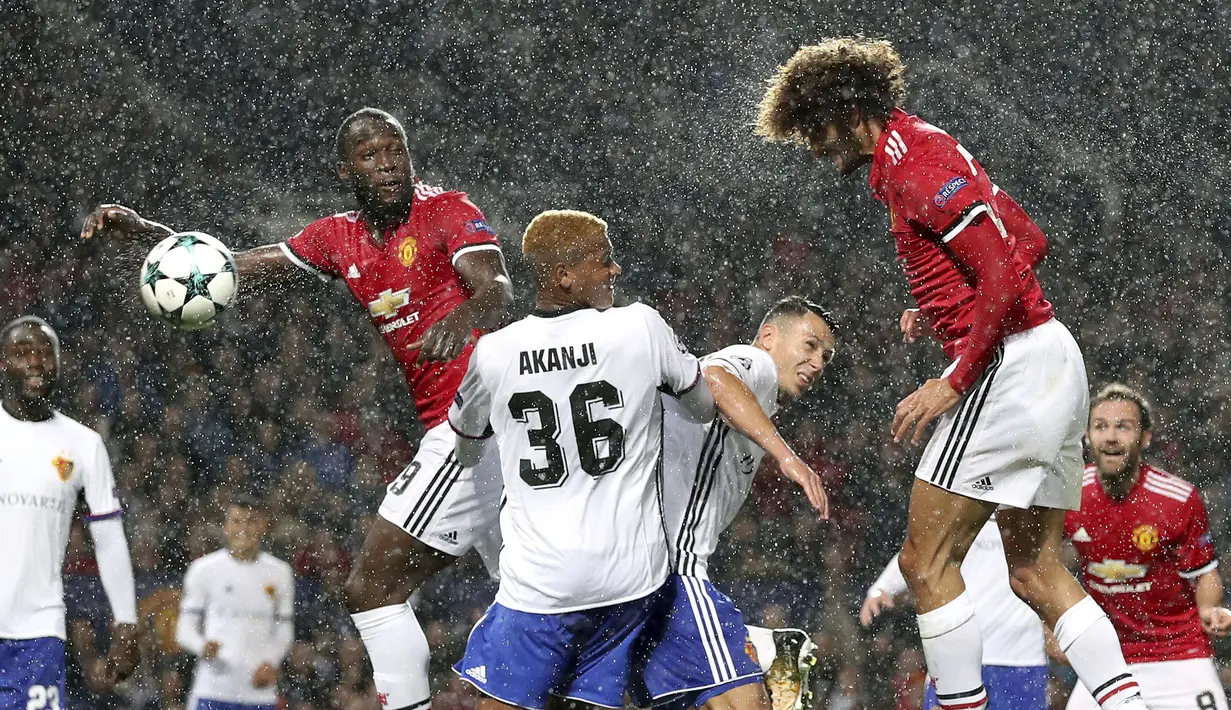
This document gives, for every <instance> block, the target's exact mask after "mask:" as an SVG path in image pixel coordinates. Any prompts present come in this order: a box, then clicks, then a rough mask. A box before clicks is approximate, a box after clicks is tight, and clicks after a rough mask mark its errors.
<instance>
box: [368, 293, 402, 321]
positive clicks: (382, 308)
mask: <svg viewBox="0 0 1231 710" xmlns="http://www.w3.org/2000/svg"><path fill="white" fill-rule="evenodd" d="M408 305H410V289H408V288H404V289H402V290H400V291H392V290H390V289H385V290H384V291H381V292H380V295H379V296H378V297H377V298H376V300H375V301H371V302H369V303H368V313H371V314H372V317H373V318H392V317H393V316H394V314H396V313H397V312H398V311H400V310H402V309H403V308H405V307H406V306H408Z"/></svg>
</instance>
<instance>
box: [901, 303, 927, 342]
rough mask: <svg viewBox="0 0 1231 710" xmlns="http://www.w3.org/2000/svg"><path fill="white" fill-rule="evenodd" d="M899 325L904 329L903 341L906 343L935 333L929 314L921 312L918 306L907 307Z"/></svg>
mask: <svg viewBox="0 0 1231 710" xmlns="http://www.w3.org/2000/svg"><path fill="white" fill-rule="evenodd" d="M898 327H899V328H900V329H901V330H902V342H904V343H913V342H915V341H916V340H918V339H919V338H926V337H928V336H930V335H932V333H933V330H932V322H931V321H930V320H928V318H927V316H925V315H923V314H921V313H920V312H919V309H918V308H907V309H906V310H904V311H902V318H901V320H899V321H898Z"/></svg>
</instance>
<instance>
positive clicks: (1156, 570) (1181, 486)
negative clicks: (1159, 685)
mask: <svg viewBox="0 0 1231 710" xmlns="http://www.w3.org/2000/svg"><path fill="white" fill-rule="evenodd" d="M1064 535H1065V537H1067V538H1069V539H1070V540H1072V541H1073V545H1074V547H1076V548H1077V552H1078V554H1079V555H1080V557H1081V565H1082V581H1083V583H1084V584H1085V586H1086V591H1088V592H1089V593H1090V596H1092V597H1094V601H1096V602H1098V605H1099V606H1101V607H1103V610H1104V611H1106V612H1107V616H1109V617H1111V623H1112V625H1114V626H1115V628H1116V634H1117V635H1118V636H1119V637H1120V645H1121V647H1123V649H1124V659H1125V660H1126V661H1128V662H1129V663H1153V662H1156V661H1179V660H1183V659H1186V658H1209V657H1211V656H1213V655H1214V651H1213V648H1211V646H1210V641H1209V639H1208V638H1207V637H1206V635H1205V632H1204V631H1202V630H1201V619H1200V617H1199V616H1198V614H1197V596H1196V591H1195V581H1196V578H1197V577H1200V576H1201V575H1203V574H1205V573H1206V572H1209V571H1210V570H1212V569H1214V568H1215V567H1217V566H1218V558H1217V556H1216V553H1215V550H1214V543H1213V540H1212V538H1211V535H1210V523H1209V518H1208V516H1207V515H1206V513H1205V504H1204V503H1203V502H1202V501H1201V494H1200V493H1199V492H1198V491H1197V489H1196V488H1194V487H1193V485H1192V484H1191V483H1189V482H1187V481H1185V480H1184V479H1182V478H1180V477H1178V476H1173V475H1171V474H1170V473H1167V472H1166V471H1162V470H1159V469H1157V468H1154V467H1153V466H1150V465H1149V464H1142V466H1141V474H1140V477H1139V478H1138V480H1137V483H1136V484H1135V485H1134V486H1133V489H1132V490H1131V491H1129V494H1128V496H1127V497H1126V498H1125V499H1124V500H1123V501H1117V500H1116V499H1114V498H1112V497H1111V496H1109V495H1107V492H1106V491H1104V490H1103V486H1102V484H1101V483H1099V481H1098V474H1097V473H1096V472H1095V468H1094V466H1087V467H1086V474H1085V480H1084V481H1083V484H1082V491H1081V510H1070V511H1069V512H1068V514H1067V515H1066V516H1065V518H1064Z"/></svg>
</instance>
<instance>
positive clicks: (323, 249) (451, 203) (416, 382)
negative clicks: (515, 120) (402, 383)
mask: <svg viewBox="0 0 1231 710" xmlns="http://www.w3.org/2000/svg"><path fill="white" fill-rule="evenodd" d="M384 237H385V239H384V243H383V244H380V243H377V242H376V241H374V240H373V239H372V236H371V233H370V232H369V230H368V225H367V223H366V222H364V220H363V218H362V217H360V215H359V213H358V212H343V213H341V214H335V215H333V216H331V217H324V218H322V219H318V220H316V221H315V222H313V223H312V224H309V225H308V226H307V227H305V228H304V230H303V231H302V232H300V233H299V234H296V235H295V236H293V237H291V238H290V239H288V240H286V241H285V242H283V243H282V245H281V246H282V250H283V251H284V252H285V253H286V255H287V257H288V258H290V259H291V261H293V262H295V263H296V264H297V265H299V266H300V267H302V268H304V269H306V270H307V271H310V272H312V273H314V274H316V275H317V276H319V277H321V278H322V279H324V280H329V279H331V278H341V279H343V280H344V281H346V286H347V288H349V289H350V292H351V294H353V295H354V296H355V298H356V299H357V300H358V301H359V302H360V303H362V304H364V305H365V306H367V309H368V315H369V316H370V317H371V319H372V323H373V324H374V325H375V326H376V329H377V330H378V331H380V334H381V336H382V337H384V339H385V343H387V344H388V345H389V349H390V350H391V351H393V356H394V357H395V358H397V361H398V364H400V365H401V366H402V371H403V372H404V373H405V375H406V382H407V384H409V385H410V392H411V395H412V396H413V397H414V399H415V406H416V407H418V408H419V419H420V420H421V421H422V422H423V425H424V426H425V427H427V428H429V429H430V428H432V427H433V426H435V425H437V424H439V423H441V422H443V421H444V420H445V417H446V416H448V413H449V405H450V404H451V403H452V402H453V395H454V394H456V393H457V387H458V385H459V384H461V381H462V376H463V375H465V374H466V366H467V364H468V363H469V362H470V352H471V350H473V347H474V346H473V345H472V344H467V345H466V347H465V349H464V350H462V354H461V355H460V356H459V357H458V358H457V359H455V360H452V361H450V362H432V363H424V364H421V365H420V364H416V363H415V358H417V357H418V356H419V353H418V352H417V351H415V352H411V351H408V350H407V347H406V346H408V345H410V344H412V343H414V342H416V341H417V340H418V339H419V338H420V337H422V336H423V333H424V332H425V331H426V330H427V329H428V328H429V327H431V325H432V324H434V323H436V322H437V321H439V320H440V319H441V318H444V317H445V316H446V315H447V314H448V313H449V312H450V311H452V310H453V309H454V308H456V307H457V306H458V305H459V304H461V303H463V302H464V301H466V300H467V299H469V298H470V297H471V295H473V292H472V291H471V289H470V287H468V286H467V285H466V282H465V281H464V280H463V279H462V277H461V275H460V274H458V272H457V269H456V268H455V267H454V265H455V264H456V263H457V259H458V258H459V257H460V256H461V255H462V254H466V253H470V252H473V251H477V250H482V249H493V250H497V251H499V249H500V242H499V240H498V239H497V238H496V234H495V232H493V231H492V229H491V228H490V227H488V226H487V221H486V220H485V219H484V218H483V213H482V212H480V211H479V208H478V207H476V206H475V205H474V203H472V202H471V201H470V200H469V199H467V198H466V193H464V192H454V191H445V190H443V189H441V188H438V187H432V186H430V185H425V184H424V183H421V182H416V183H415V189H414V198H413V199H412V200H411V206H410V214H408V215H407V217H406V219H405V220H404V221H403V222H402V223H401V224H399V225H397V227H396V228H394V229H391V230H387V231H386V232H385V235H384ZM477 335H478V333H477V332H476V336H477Z"/></svg>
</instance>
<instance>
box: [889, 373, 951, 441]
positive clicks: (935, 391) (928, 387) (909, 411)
mask: <svg viewBox="0 0 1231 710" xmlns="http://www.w3.org/2000/svg"><path fill="white" fill-rule="evenodd" d="M961 399H962V396H961V395H960V394H958V393H957V390H955V389H953V385H951V384H949V380H947V379H945V378H943V377H942V378H940V379H935V380H928V381H927V382H924V383H923V386H922V387H920V388H919V389H917V390H915V391H914V392H911V393H910V395H909V396H907V397H906V399H904V400H902V401H901V402H899V403H898V409H897V412H895V413H894V416H893V440H894V441H895V442H897V443H899V444H900V443H902V440H903V439H905V438H906V437H907V436H910V443H912V444H918V443H919V442H920V440H922V439H923V432H924V431H926V430H927V428H928V425H929V424H931V423H932V421H933V420H935V419H936V418H937V417H939V416H940V415H942V414H944V413H945V412H947V411H949V410H950V409H953V407H954V405H956V404H957V403H958V401H959V400H961ZM912 428H913V429H914V434H913V435H911V429H912Z"/></svg>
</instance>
